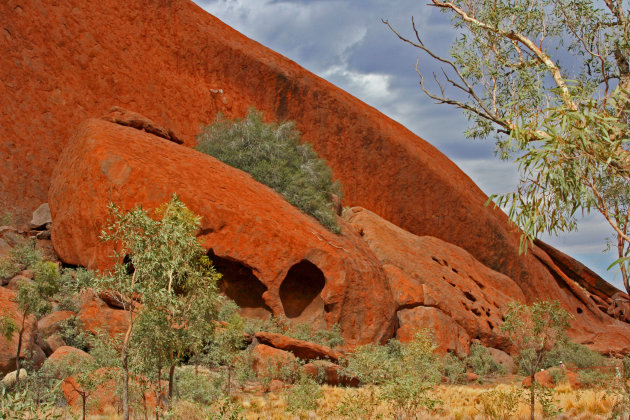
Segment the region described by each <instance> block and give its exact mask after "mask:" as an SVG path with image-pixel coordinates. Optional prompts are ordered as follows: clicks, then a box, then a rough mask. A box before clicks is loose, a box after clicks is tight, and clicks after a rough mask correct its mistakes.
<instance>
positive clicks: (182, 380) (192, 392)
mask: <svg viewBox="0 0 630 420" xmlns="http://www.w3.org/2000/svg"><path fill="white" fill-rule="evenodd" d="M176 378H177V388H176V396H177V399H179V400H186V401H192V402H195V403H198V404H202V405H211V404H212V403H213V402H215V401H217V400H218V399H220V398H221V397H223V391H222V389H221V388H222V384H223V379H222V378H221V377H219V376H216V375H212V374H211V372H207V371H203V372H199V373H197V374H195V372H194V371H193V369H190V368H188V367H186V368H183V369H178V370H177V372H176Z"/></svg>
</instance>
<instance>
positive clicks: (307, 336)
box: [244, 316, 344, 347]
mask: <svg viewBox="0 0 630 420" xmlns="http://www.w3.org/2000/svg"><path fill="white" fill-rule="evenodd" d="M244 323H245V326H244V329H245V332H246V333H247V334H250V335H254V334H256V333H257V332H259V331H265V332H271V333H276V334H282V335H286V336H287V337H292V338H296V339H298V340H304V341H310V342H312V343H317V344H321V345H324V346H328V347H338V346H342V345H343V343H344V340H343V336H342V335H341V327H339V325H338V324H334V325H333V326H332V327H330V328H328V329H322V330H316V329H313V327H312V326H311V325H310V324H306V323H299V324H295V323H292V322H290V321H289V320H288V319H286V318H284V317H274V316H271V317H269V319H267V320H265V321H262V320H260V319H256V318H246V319H244Z"/></svg>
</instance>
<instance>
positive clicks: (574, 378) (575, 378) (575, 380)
mask: <svg viewBox="0 0 630 420" xmlns="http://www.w3.org/2000/svg"><path fill="white" fill-rule="evenodd" d="M565 375H566V379H567V381H569V385H571V388H572V389H581V388H583V387H584V384H583V383H582V380H581V379H580V375H579V374H578V373H577V372H575V371H572V370H565Z"/></svg>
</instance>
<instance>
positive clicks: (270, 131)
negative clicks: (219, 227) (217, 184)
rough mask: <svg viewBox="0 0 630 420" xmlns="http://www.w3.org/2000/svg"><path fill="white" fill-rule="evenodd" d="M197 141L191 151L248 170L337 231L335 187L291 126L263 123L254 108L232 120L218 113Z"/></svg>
mask: <svg viewBox="0 0 630 420" xmlns="http://www.w3.org/2000/svg"><path fill="white" fill-rule="evenodd" d="M197 142H198V144H197V150H199V151H201V152H203V153H207V154H209V155H211V156H214V157H215V158H217V159H219V160H220V161H222V162H224V163H227V164H228V165H230V166H233V167H235V168H238V169H241V170H243V171H245V172H249V173H250V174H251V175H252V176H253V177H254V179H255V180H257V181H258V182H261V183H263V184H265V185H267V186H269V187H271V188H273V189H274V190H276V191H277V192H279V193H280V194H282V196H284V198H285V199H286V200H287V201H288V202H289V203H291V204H292V205H294V206H295V207H297V208H299V209H300V210H301V211H302V212H304V213H306V214H309V215H311V216H313V217H315V218H316V219H317V220H319V222H320V223H321V224H322V225H324V226H325V227H326V228H328V229H329V230H331V231H333V232H335V233H339V232H340V229H339V226H338V225H337V218H336V215H335V211H334V209H333V204H332V196H333V194H334V195H336V196H337V197H339V198H341V186H340V184H339V182H333V180H332V172H331V170H330V168H329V167H328V165H327V164H326V162H325V161H324V160H322V159H320V158H319V157H318V156H317V153H315V151H314V150H313V147H312V146H311V145H310V144H308V143H301V142H300V133H299V131H298V130H297V129H296V128H295V124H294V123H293V122H283V123H280V124H277V123H269V124H267V123H264V122H263V121H262V114H261V113H260V112H258V111H256V110H254V109H251V110H250V111H249V113H248V114H247V117H245V118H244V119H242V120H236V121H234V122H232V121H229V120H227V119H225V118H223V117H222V116H221V115H219V117H218V118H217V122H216V123H215V124H214V125H210V126H207V127H206V128H204V129H203V131H202V132H201V134H199V136H198V137H197Z"/></svg>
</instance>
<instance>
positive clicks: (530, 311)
mask: <svg viewBox="0 0 630 420" xmlns="http://www.w3.org/2000/svg"><path fill="white" fill-rule="evenodd" d="M570 319H571V315H570V314H569V313H568V312H567V311H565V310H564V309H562V307H561V306H560V303H559V302H558V301H552V302H547V301H542V302H534V303H532V304H531V305H523V304H521V303H519V302H512V303H511V304H510V305H509V307H508V310H507V312H506V314H505V322H504V323H503V324H502V325H501V330H502V331H503V332H504V333H505V334H506V335H507V337H508V338H509V339H510V340H511V341H512V344H513V345H514V347H515V349H516V351H517V353H518V361H519V366H520V368H521V369H522V370H523V371H524V372H525V373H526V374H527V376H529V378H530V380H531V386H530V391H529V392H530V394H529V395H530V399H529V403H530V418H531V419H532V420H534V405H535V401H536V397H535V392H536V381H535V377H534V375H535V374H536V372H538V371H539V370H540V369H541V368H542V367H543V363H544V362H545V357H546V356H547V355H548V354H549V353H550V352H551V351H552V350H553V349H554V348H555V347H556V344H558V343H560V342H562V341H564V340H565V339H566V336H565V331H566V329H567V328H568V327H569V320H570Z"/></svg>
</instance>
